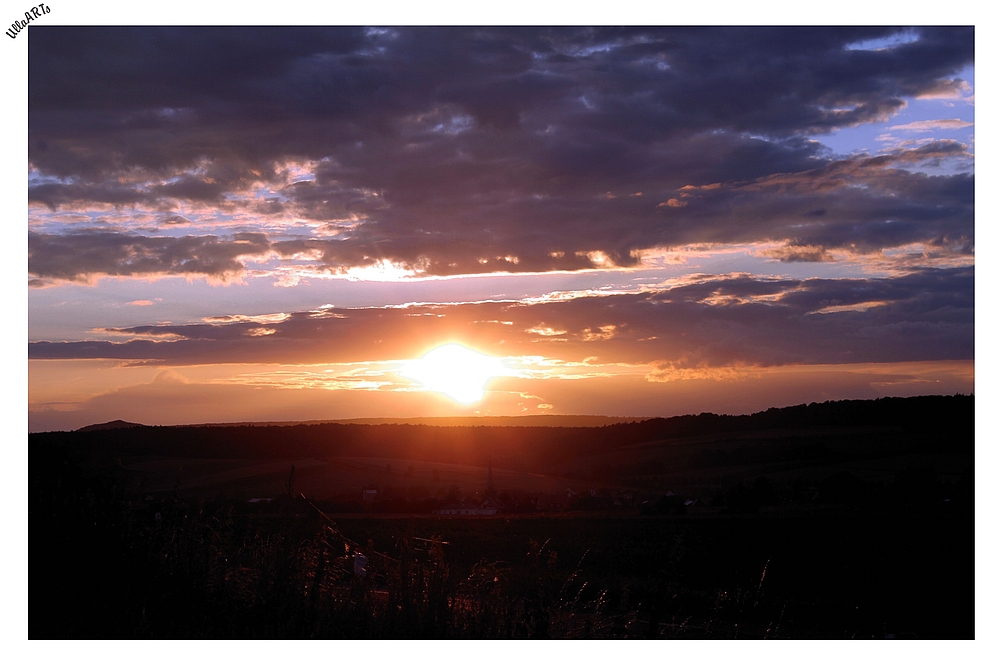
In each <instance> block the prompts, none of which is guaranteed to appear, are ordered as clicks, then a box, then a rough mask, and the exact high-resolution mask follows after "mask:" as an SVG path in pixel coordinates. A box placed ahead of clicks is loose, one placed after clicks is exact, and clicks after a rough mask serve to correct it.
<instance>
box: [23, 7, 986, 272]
mask: <svg viewBox="0 0 1000 663" xmlns="http://www.w3.org/2000/svg"><path fill="white" fill-rule="evenodd" d="M906 32H907V34H908V35H909V36H908V39H910V40H909V41H907V42H906V43H900V44H899V45H897V46H895V47H893V48H890V49H885V50H878V51H864V50H851V49H847V48H845V47H846V46H848V45H850V44H856V43H858V42H864V41H868V40H884V39H891V38H892V37H893V36H894V35H898V34H900V33H901V30H899V29H893V28H842V27H835V28H676V29H674V28H628V29H625V28H475V29H472V28H393V29H386V30H365V29H360V28H349V27H342V28H190V27H178V28H123V27H103V28H99V27H58V26H39V27H38V29H37V31H35V32H33V35H34V36H33V38H32V40H31V43H30V44H29V155H28V156H29V164H30V167H31V168H33V169H34V171H33V172H35V173H36V176H35V178H34V179H33V180H32V181H31V183H29V202H30V203H31V205H32V209H33V210H36V212H35V213H36V214H37V213H38V210H45V209H49V210H57V209H87V208H100V209H107V210H111V211H112V212H114V211H117V212H118V213H119V217H118V218H119V220H120V223H121V224H123V225H122V226H121V228H120V232H118V233H117V234H114V233H111V234H105V235H98V234H96V233H93V234H91V235H90V236H86V235H82V234H72V233H66V232H64V231H63V230H62V229H59V228H40V229H38V234H37V235H35V236H34V238H33V239H29V241H30V242H32V243H33V248H32V251H33V253H32V256H33V259H32V262H31V268H32V269H33V270H34V271H31V274H33V275H34V276H35V277H36V280H40V281H42V282H48V281H46V279H66V280H72V281H87V280H89V279H91V278H93V277H95V276H100V275H103V274H106V275H115V276H146V275H149V274H154V273H156V274H185V275H204V276H209V277H212V278H220V279H226V278H233V277H234V275H239V274H241V273H243V271H244V270H245V269H246V261H247V260H250V259H252V258H253V257H254V256H255V255H260V254H259V253H253V251H251V250H248V249H246V248H244V247H241V246H239V245H238V243H237V242H234V241H233V240H231V239H227V238H226V237H223V236H221V235H218V236H215V237H214V238H213V237H212V236H211V235H212V232H213V231H211V230H210V229H209V230H204V229H205V228H210V227H211V225H212V224H213V223H216V222H217V221H216V217H217V216H218V215H219V214H220V213H224V214H226V215H240V217H239V218H240V224H242V225H241V227H240V228H239V230H238V231H239V232H249V233H254V232H256V233H258V234H260V235H261V237H260V238H259V239H257V240H254V243H255V247H254V248H255V249H259V250H260V251H262V252H263V251H273V252H274V255H277V256H280V257H281V258H282V259H284V260H285V261H292V260H294V261H298V262H301V263H304V264H305V266H306V268H312V269H315V270H318V271H324V272H334V273H342V272H345V271H347V270H349V269H351V268H356V267H365V266H373V265H380V264H385V261H388V262H389V263H392V264H395V265H398V266H399V267H400V268H403V269H408V270H411V271H413V272H415V273H418V274H424V275H453V274H467V273H486V272H494V271H506V272H535V271H551V270H579V269H592V268H596V267H609V266H619V267H629V266H635V265H637V264H638V256H639V255H640V254H641V252H642V251H644V250H648V249H651V248H655V247H673V246H681V245H686V244H690V243H719V242H730V241H738V242H756V241H769V242H786V243H789V245H794V246H822V247H824V248H825V249H827V250H831V249H834V248H840V249H843V250H844V251H858V252H871V251H878V250H880V249H882V248H885V247H894V246H899V245H901V244H903V243H912V242H928V243H933V242H939V243H940V242H945V243H948V242H950V243H964V244H966V245H970V246H971V244H972V243H973V237H974V234H973V222H972V218H973V214H972V205H973V198H972V190H973V187H974V180H973V177H972V176H971V175H954V176H937V177H933V178H932V177H929V176H925V175H922V174H920V173H912V172H906V171H904V170H901V167H902V166H904V165H907V164H914V163H929V162H930V161H931V160H933V159H966V160H968V159H970V155H969V154H968V150H967V149H966V148H965V147H964V146H962V145H961V144H958V143H944V142H937V143H935V144H934V145H935V149H936V151H934V150H933V149H930V148H927V149H925V148H926V147H927V146H925V147H922V148H920V149H916V150H910V151H908V152H907V151H899V152H897V153H894V154H891V155H886V156H884V157H874V158H866V157H857V158H852V159H847V160H833V159H832V158H831V157H830V156H829V154H828V153H827V152H826V151H825V150H824V149H823V148H822V147H821V145H820V144H819V143H817V142H815V141H814V140H813V137H814V136H816V135H818V134H823V133H826V132H830V131H833V130H836V129H839V128H843V127H850V126H856V125H858V124H862V123H865V122H872V121H876V120H878V121H882V120H886V119H888V118H889V117H891V116H892V115H893V114H894V113H896V112H897V111H898V110H899V109H901V108H902V107H903V106H904V105H905V103H906V100H907V99H909V98H914V97H919V96H927V95H940V94H942V93H943V92H942V91H943V90H946V89H957V88H956V86H958V87H961V86H959V85H958V84H957V83H955V81H956V79H955V75H956V73H957V72H959V71H960V70H962V69H963V68H965V67H967V66H969V65H971V64H972V63H973V53H974V39H973V31H972V29H971V28H920V29H915V30H912V31H906ZM205 63H212V65H211V66H205ZM921 150H923V151H921ZM710 185H717V187H716V188H715V189H711V188H709V186H710ZM687 187H693V188H687ZM638 192H641V193H642V195H641V196H638V195H634V194H636V193H638ZM818 209H825V210H826V215H825V216H823V217H822V218H817V217H814V216H810V214H811V212H813V211H815V210H818ZM128 210H132V211H134V210H138V211H139V212H141V213H144V214H152V215H154V216H153V218H159V219H161V221H160V222H159V228H162V229H163V230H164V231H168V230H175V229H177V228H178V227H180V226H185V225H188V224H185V223H184V222H185V221H189V222H190V225H192V226H196V227H197V228H198V232H199V233H203V234H201V235H199V236H191V237H183V238H163V237H156V238H154V237H150V236H149V235H150V234H151V233H149V232H146V231H142V230H141V229H140V228H139V227H138V226H136V225H135V224H134V223H133V222H131V221H130V219H129V218H128V214H126V213H125V212H126V211H128ZM198 210H203V211H201V212H199V211H198ZM182 211H183V214H181V212H182ZM265 218H267V219H269V221H268V222H267V223H268V224H271V226H269V227H280V226H282V225H284V226H295V227H296V228H299V229H300V230H299V231H297V234H290V233H285V232H283V231H273V230H268V231H265V230H264V224H265V221H264V219H265ZM887 221H890V222H892V224H895V225H891V224H890V225H889V226H886V225H884V224H885V223H886V222H887ZM303 224H304V225H303ZM147 225H148V223H147ZM144 227H145V226H144ZM78 248H79V249H82V255H83V256H85V257H79V258H78V257H75V254H76V252H77V249H78ZM53 253H58V254H59V255H61V256H63V257H64V259H65V262H66V266H65V267H60V265H59V263H60V262H62V259H61V260H59V261H55V260H52V259H50V258H51V257H52V255H53ZM196 254H197V255H196ZM202 254H204V256H205V257H201V256H202ZM597 256H601V260H600V261H597V260H596V257H597Z"/></svg>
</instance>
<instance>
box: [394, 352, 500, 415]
mask: <svg viewBox="0 0 1000 663" xmlns="http://www.w3.org/2000/svg"><path fill="white" fill-rule="evenodd" d="M504 373H505V369H504V367H503V364H502V363H501V362H500V360H499V359H497V358H496V357H489V356H487V355H483V354H479V353H478V352H473V351H472V350H469V349H468V348H465V347H462V346H461V345H458V344H457V343H450V344H448V345H442V346H441V347H438V348H435V349H433V350H431V351H430V352H428V353H427V354H425V355H424V356H423V357H421V358H420V359H415V360H413V361H409V362H407V363H406V366H405V367H404V368H403V370H401V371H400V374H401V375H404V376H406V377H408V378H413V379H414V380H419V381H420V382H421V383H423V385H424V386H425V387H427V389H429V390H431V391H438V392H441V393H443V394H445V395H447V396H449V397H451V398H453V399H455V400H456V401H458V402H459V403H475V402H476V401H478V400H482V398H483V387H484V386H485V385H486V382H487V381H488V380H489V379H490V378H493V377H496V376H498V375H503V374H504Z"/></svg>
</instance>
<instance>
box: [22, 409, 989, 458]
mask: <svg viewBox="0 0 1000 663" xmlns="http://www.w3.org/2000/svg"><path fill="white" fill-rule="evenodd" d="M974 424H975V403H974V397H973V396H971V395H970V396H962V395H959V396H920V397H914V398H883V399H878V400H872V401H831V402H825V403H811V404H809V405H797V406H793V407H787V408H772V409H769V410H767V411H765V412H758V413H756V414H751V415H739V416H732V415H717V414H710V413H703V414H699V415H685V416H680V417H671V418H669V419H651V420H647V421H642V422H637V423H621V424H613V425H609V426H602V427H599V428H552V427H548V428H543V427H523V426H453V427H434V426H426V425H410V424H380V425H363V424H311V425H305V424H303V425H292V426H288V425H285V426H250V425H243V426H200V427H198V426H134V427H101V428H99V429H95V428H94V427H88V428H87V429H81V430H79V431H75V432H70V433H35V434H31V435H29V443H30V445H31V448H35V447H37V446H38V445H46V444H56V445H61V444H69V445H71V446H73V447H76V448H77V450H78V451H81V452H83V451H84V450H86V453H87V454H88V455H89V454H97V455H99V456H104V457H110V458H122V457H136V456H166V457H187V458H232V459H244V460H278V459H286V458H330V457H340V456H378V457H386V458H400V459H407V460H420V461H430V462H444V463H463V464H471V465H485V464H486V462H487V460H488V459H491V460H492V462H493V463H494V464H495V465H497V466H502V467H508V468H511V469H519V470H534V471H546V470H550V469H551V468H552V467H554V466H556V465H558V464H561V463H565V462H568V461H572V460H574V459H578V458H581V457H586V456H591V455H595V454H601V453H609V452H614V451H616V450H619V449H622V448H623V447H627V446H630V445H637V444H643V443H648V442H654V441H667V442H669V441H672V440H681V439H685V438H691V437H696V436H706V435H723V434H733V433H736V434H748V433H754V432H760V431H783V430H795V431H815V430H819V429H823V430H826V431H830V430H837V429H844V430H846V429H850V428H858V427H867V428H872V429H876V430H877V429H882V430H885V431H886V432H892V433H893V437H896V438H899V437H900V436H902V437H903V438H904V439H905V440H906V445H907V446H908V447H909V448H910V450H922V451H938V452H944V453H956V452H958V453H966V454H972V453H974V449H975V437H974Z"/></svg>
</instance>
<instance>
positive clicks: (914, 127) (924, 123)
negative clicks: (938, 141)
mask: <svg viewBox="0 0 1000 663" xmlns="http://www.w3.org/2000/svg"><path fill="white" fill-rule="evenodd" d="M971 126H975V123H974V122H966V121H964V120H960V119H958V118H953V119H950V120H920V121H918V122H909V123H907V124H896V125H893V126H891V127H889V128H890V129H899V130H900V131H919V132H927V131H933V130H935V129H965V128H966V127H971Z"/></svg>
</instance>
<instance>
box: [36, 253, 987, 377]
mask: <svg viewBox="0 0 1000 663" xmlns="http://www.w3.org/2000/svg"><path fill="white" fill-rule="evenodd" d="M108 331H110V332H112V333H114V334H116V335H119V336H121V335H124V336H126V337H129V336H131V337H134V340H128V341H124V342H112V341H101V340H90V341H75V342H57V343H54V342H45V341H39V342H34V343H30V344H29V346H28V356H29V358H30V359H71V358H109V359H123V360H139V361H152V362H162V363H165V364H171V365H187V364H215V363H283V364H319V363H337V362H341V363H343V362H358V361H378V360H398V359H407V358H413V357H415V356H418V355H420V354H422V353H423V352H425V351H426V350H428V349H430V348H431V347H434V346H436V345H440V344H444V343H447V342H461V343H465V344H466V345H469V346H471V347H474V348H476V349H477V350H479V351H482V352H486V353H489V354H493V355H496V356H542V357H547V358H551V359H557V360H561V361H572V362H581V361H583V360H584V359H585V358H591V359H588V362H590V363H613V362H625V363H632V364H646V363H655V364H657V365H659V366H661V367H669V368H671V369H674V370H677V369H706V368H724V367H730V368H733V367H735V368H739V367H747V366H750V367H761V366H780V365H790V364H840V363H859V362H900V361H930V360H970V359H972V358H973V357H974V272H973V269H972V268H956V269H924V270H917V271H914V272H912V273H910V274H906V275H903V276H898V277H892V278H883V279H755V278H751V277H750V276H746V275H731V276H725V277H708V276H705V277H693V278H691V279H689V280H687V281H685V282H682V283H680V284H677V285H675V286H674V287H667V288H661V289H653V290H649V291H646V292H641V293H632V294H617V295H606V296H581V297H576V298H570V299H564V300H555V301H539V302H483V303H474V304H454V305H409V306H406V307H390V308H361V309H341V308H324V309H319V310H314V311H300V312H296V313H290V314H283V315H281V316H274V317H273V318H245V319H237V320H236V321H219V322H204V323H199V324H187V325H169V324H165V325H143V326H136V327H127V328H116V329H112V330H108Z"/></svg>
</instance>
